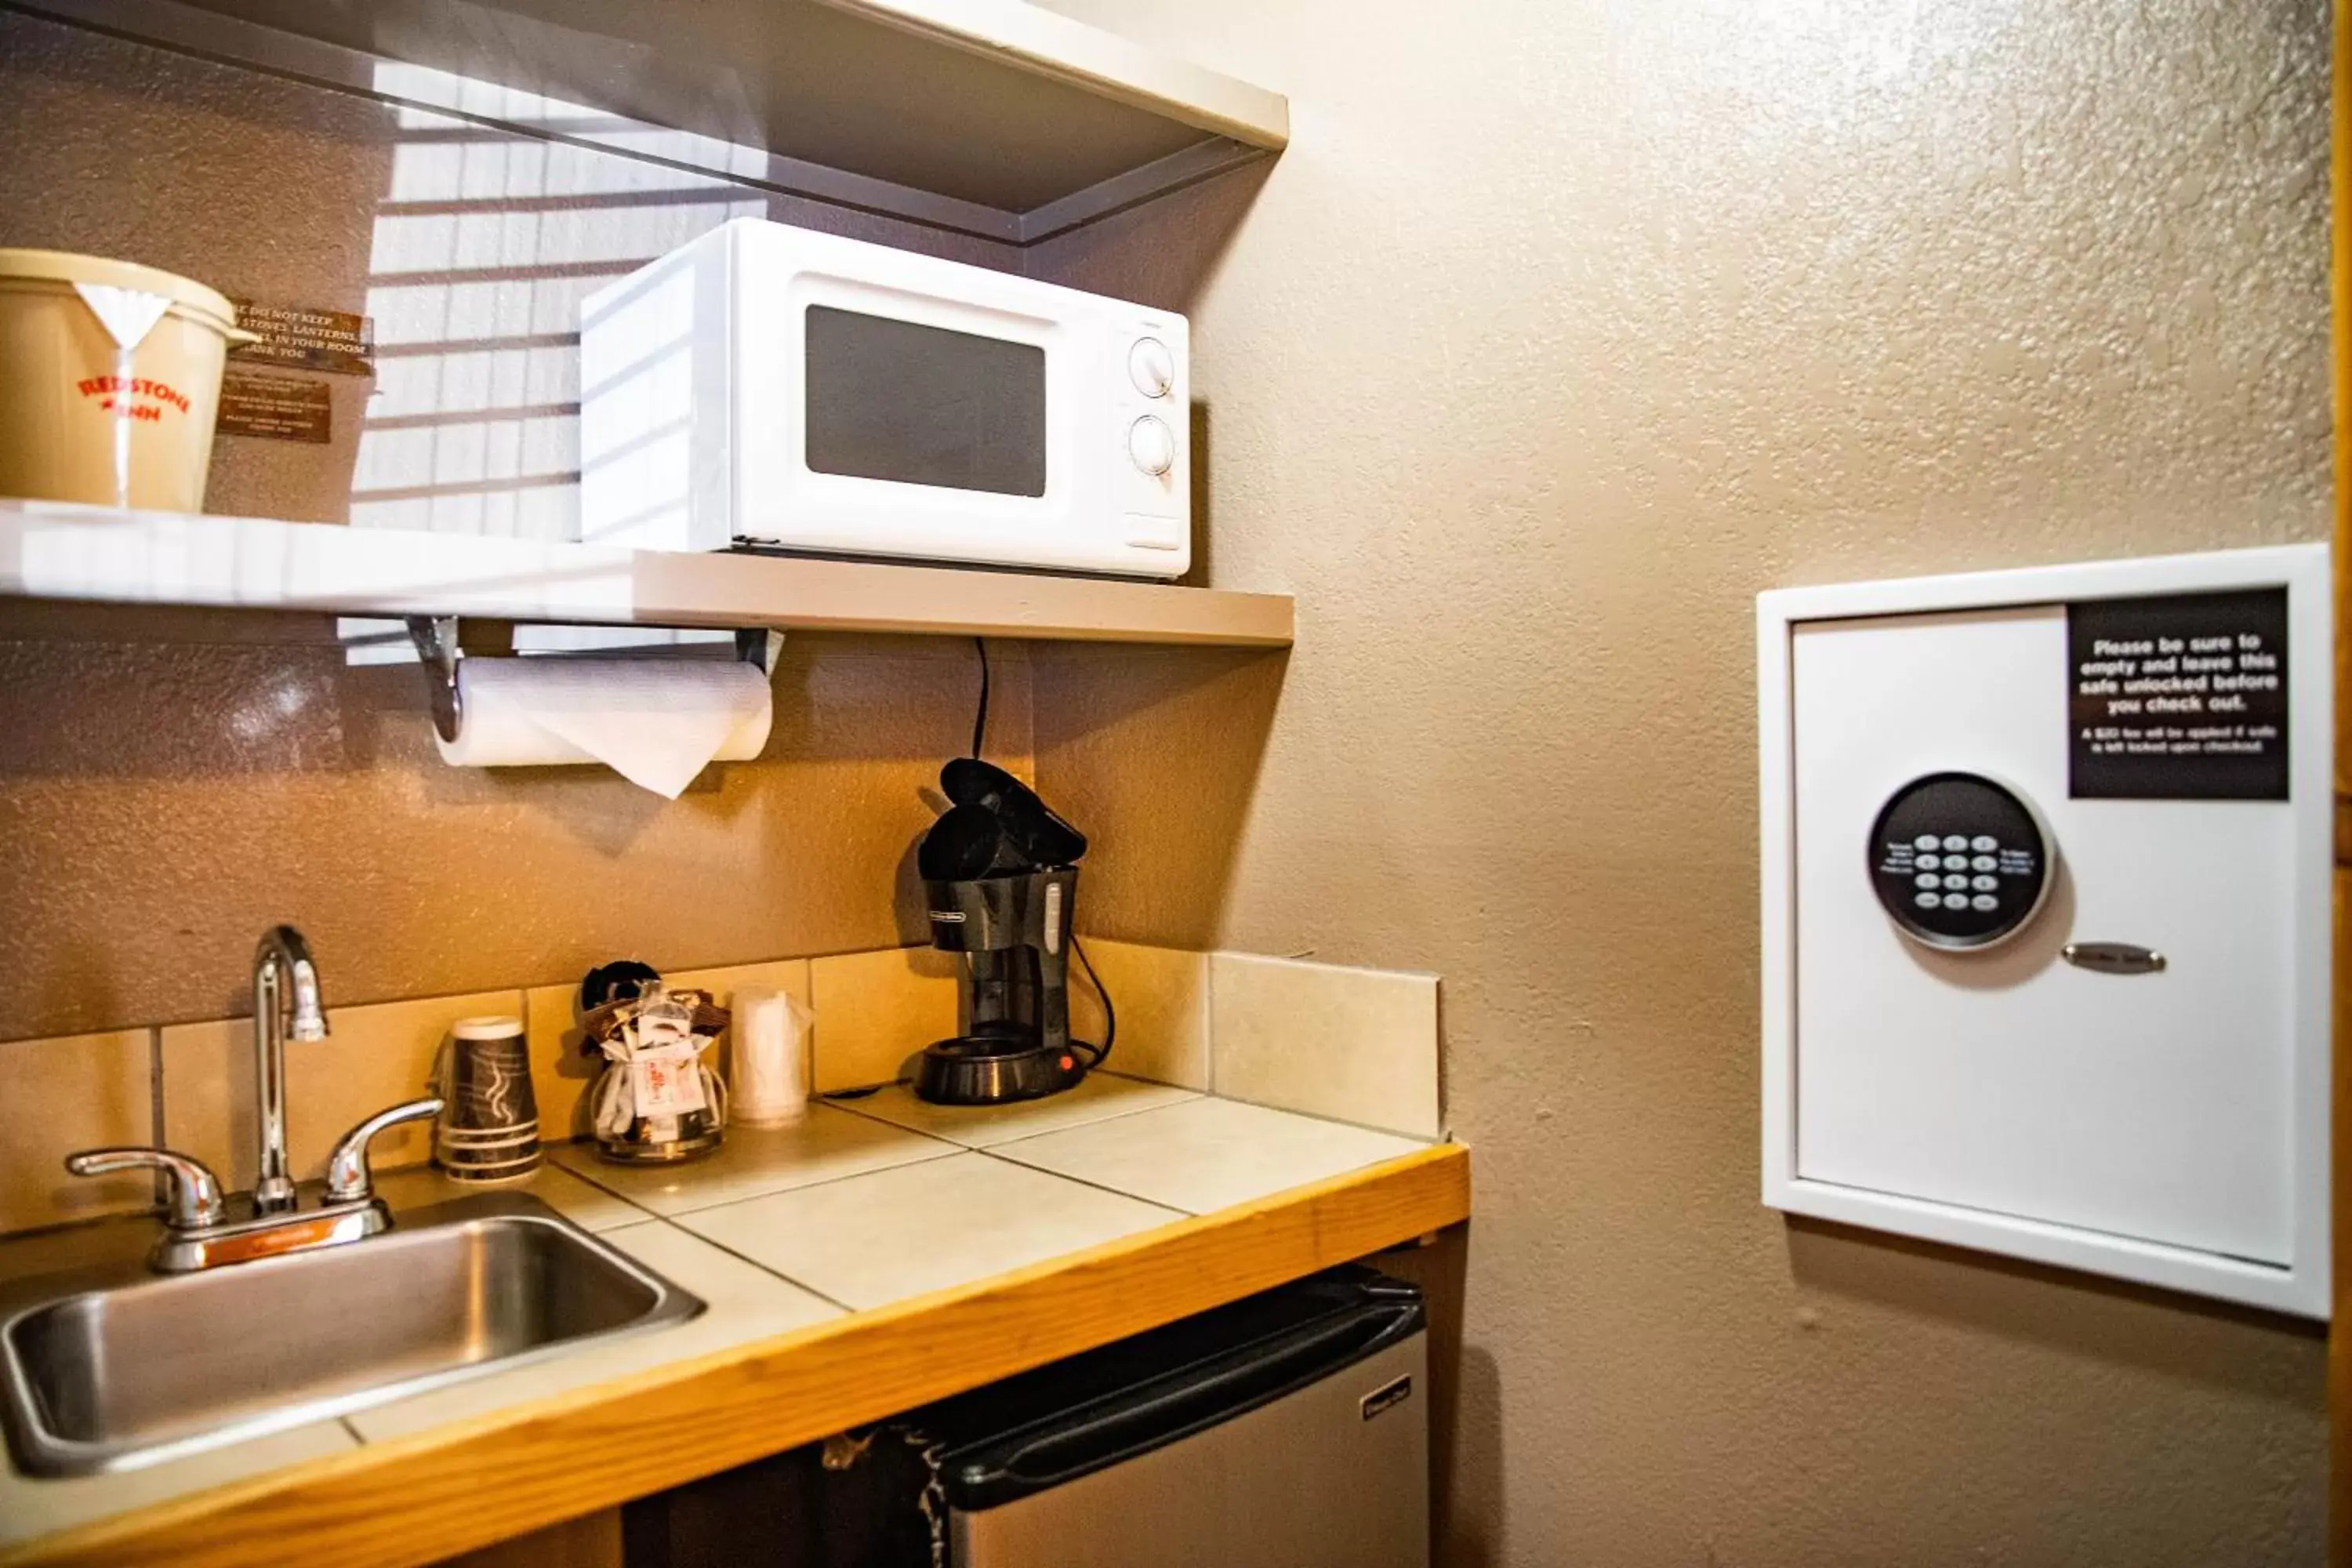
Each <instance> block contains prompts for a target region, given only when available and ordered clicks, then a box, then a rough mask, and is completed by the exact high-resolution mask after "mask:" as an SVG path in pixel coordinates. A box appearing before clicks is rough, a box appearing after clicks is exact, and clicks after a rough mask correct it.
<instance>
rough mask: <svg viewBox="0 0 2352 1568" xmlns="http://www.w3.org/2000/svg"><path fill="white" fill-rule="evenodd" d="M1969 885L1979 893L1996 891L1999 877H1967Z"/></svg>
mask: <svg viewBox="0 0 2352 1568" xmlns="http://www.w3.org/2000/svg"><path fill="white" fill-rule="evenodd" d="M1969 887H1971V888H1974V889H1976V890H1977V891H1978V892H1979V893H1997V892H1999V891H2000V878H1998V877H1970V878H1969Z"/></svg>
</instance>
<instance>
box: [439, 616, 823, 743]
mask: <svg viewBox="0 0 2352 1568" xmlns="http://www.w3.org/2000/svg"><path fill="white" fill-rule="evenodd" d="M407 621H408V640H409V641H411V642H413V643H415V645H416V658H417V662H418V663H420V664H422V665H423V666H424V667H425V695H426V696H427V697H428V698H429V699H430V700H431V701H432V704H433V729H434V731H435V732H436V733H437V734H438V735H439V736H440V737H441V738H442V739H443V740H444V741H446V742H449V743H450V744H452V745H455V744H456V743H457V735H458V732H459V731H462V730H463V729H464V728H465V727H466V700H465V697H464V696H463V694H462V693H460V692H459V691H458V689H457V661H458V659H459V658H461V657H463V656H462V655H460V654H459V652H458V650H457V616H408V617H407ZM783 647H784V634H783V633H782V632H780V631H776V630H774V629H773V628H765V629H763V628H761V627H757V626H745V627H739V628H737V630H736V633H735V657H736V658H739V659H741V660H742V661H743V662H744V663H745V664H748V665H751V666H754V667H755V668H758V670H759V671H760V673H761V674H762V675H773V674H775V673H776V659H777V658H778V656H779V655H781V654H782V652H783Z"/></svg>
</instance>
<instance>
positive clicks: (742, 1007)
mask: <svg viewBox="0 0 2352 1568" xmlns="http://www.w3.org/2000/svg"><path fill="white" fill-rule="evenodd" d="M729 1010H730V1013H731V1014H732V1015H733V1019H734V1021H733V1022H732V1023H731V1024H730V1026H729V1027H730V1031H731V1036H732V1040H733V1044H732V1045H731V1046H730V1047H729V1049H730V1052H731V1059H730V1063H729V1068H730V1070H729V1072H728V1078H729V1079H730V1084H731V1088H732V1106H731V1110H730V1117H731V1119H732V1120H733V1121H738V1122H740V1123H742V1124H743V1125H745V1126H749V1127H782V1126H786V1125H788V1124H790V1123H792V1122H794V1121H799V1120H801V1118H803V1116H806V1115H807V1114H808V1094H809V1089H808V1086H809V1069H808V1030H809V1023H810V1014H809V1010H808V1008H807V1007H805V1006H803V1005H802V1004H801V1003H799V1002H797V1001H795V1000H794V999H793V997H792V996H790V995H789V994H786V993H784V992H782V991H778V990H775V989H773V988H772V987H770V986H765V985H745V986H740V987H739V988H738V989H737V990H736V992H735V994H734V996H733V998H732V999H731V1002H730V1009H729Z"/></svg>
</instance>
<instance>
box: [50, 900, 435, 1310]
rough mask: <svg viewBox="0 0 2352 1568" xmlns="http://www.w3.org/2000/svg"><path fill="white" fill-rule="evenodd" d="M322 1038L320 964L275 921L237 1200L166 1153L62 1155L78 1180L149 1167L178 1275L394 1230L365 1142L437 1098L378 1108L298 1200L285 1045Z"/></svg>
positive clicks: (264, 964) (162, 1254) (259, 982)
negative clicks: (249, 1140)
mask: <svg viewBox="0 0 2352 1568" xmlns="http://www.w3.org/2000/svg"><path fill="white" fill-rule="evenodd" d="M289 1036H291V1037H293V1038H295V1039H298V1040H323V1039H325V1038H326V1037H327V1015H326V1010H325V1009H324V1008H323V1007H322V1006H321V1005H320V1002H319V969H318V966H317V965H316V964H315V963H311V961H310V944H309V943H308V942H304V941H303V940H302V933H301V932H300V931H296V930H295V929H294V928H293V927H292V926H286V925H281V926H272V927H271V928H270V929H269V931H268V932H267V933H266V934H265V935H264V936H263V937H262V939H261V946H260V947H259V949H258V950H257V951H256V952H255V953H254V958H253V1070H254V1097H255V1100H256V1101H257V1104H256V1107H255V1110H256V1116H255V1120H256V1121H258V1122H259V1123H260V1129H261V1132H260V1146H261V1147H260V1153H261V1159H260V1164H259V1173H258V1174H257V1176H256V1177H255V1180H254V1184H253V1192H252V1193H251V1194H250V1195H249V1196H246V1197H242V1198H225V1197H223V1196H222V1195H221V1187H220V1182H219V1179H218V1178H216V1177H215V1175H214V1174H213V1173H212V1171H211V1170H210V1169H209V1168H207V1167H206V1166H205V1163H204V1162H203V1161H201V1160H196V1159H193V1158H191V1157H190V1156H188V1155H185V1154H180V1153H174V1152H173V1151H171V1150H169V1149H146V1148H127V1149H85V1150H83V1151H82V1152H79V1153H78V1154H68V1155H67V1156H66V1169H67V1170H68V1171H70V1172H71V1173H73V1174H75V1175H77V1176H103V1175H107V1174H110V1173H113V1172H116V1171H133V1170H150V1169H152V1170H154V1171H156V1172H159V1173H162V1175H163V1177H164V1179H165V1182H166V1184H167V1185H168V1186H169V1188H170V1193H171V1195H170V1197H169V1198H168V1199H167V1200H166V1202H165V1205H164V1222H163V1235H162V1236H161V1237H157V1238H156V1242H155V1247H154V1250H153V1251H152V1252H151V1253H150V1254H149V1255H148V1263H149V1265H150V1266H151V1267H152V1268H155V1269H156V1270H157V1271H158V1272H160V1273H164V1274H181V1273H185V1272H187V1271H189V1270H191V1269H196V1268H213V1267H215V1266H216V1265H219V1264H223V1263H242V1262H245V1261H246V1260H247V1259H249V1258H272V1257H276V1256H278V1254H280V1253H286V1252H299V1251H303V1250H306V1249H308V1248H310V1247H332V1246H334V1245H335V1244H336V1243H338V1242H345V1241H358V1240H360V1239H362V1237H370V1236H374V1235H375V1234H377V1233H378V1232H380V1231H383V1230H388V1229H390V1228H391V1226H392V1211H391V1210H390V1209H389V1208H387V1207H386V1206H385V1205H384V1202H383V1199H382V1198H379V1197H377V1196H376V1195H375V1183H374V1180H373V1174H372V1173H371V1172H370V1171H369V1169H368V1156H367V1151H368V1144H369V1142H371V1141H372V1140H373V1138H374V1137H375V1135H376V1134H377V1133H379V1132H382V1131H386V1130H387V1129H390V1128H394V1127H397V1126H399V1125H400V1124H401V1123H402V1122H404V1121H423V1120H424V1119H425V1118H426V1117H428V1116H438V1115H440V1114H441V1101H440V1100H410V1101H409V1102H408V1103H407V1104H405V1105H395V1106H394V1107H393V1108H392V1109H391V1110H380V1111H378V1112H376V1113H375V1114H374V1115H373V1116H371V1117H369V1118H368V1119H367V1120H366V1121H362V1122H361V1123H360V1124H359V1125H358V1126H357V1127H354V1128H352V1130H351V1131H349V1132H346V1133H344V1134H343V1135H342V1137H341V1139H339V1140H338V1141H337V1142H336V1144H335V1150H334V1152H333V1153H332V1154H331V1155H329V1156H328V1159H327V1183H326V1186H325V1188H324V1190H323V1191H321V1192H320V1195H319V1203H318V1205H317V1206H316V1207H315V1208H310V1209H305V1208H303V1207H302V1206H301V1197H300V1195H299V1193H298V1192H297V1191H296V1189H295V1185H294V1179H293V1176H292V1175H291V1173H289V1170H288V1162H287V1158H286V1041H287V1037H289Z"/></svg>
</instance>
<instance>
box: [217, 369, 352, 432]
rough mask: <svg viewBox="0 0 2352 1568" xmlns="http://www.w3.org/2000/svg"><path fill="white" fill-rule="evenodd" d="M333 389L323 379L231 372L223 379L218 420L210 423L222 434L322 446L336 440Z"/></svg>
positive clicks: (246, 371)
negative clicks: (310, 379) (213, 423)
mask: <svg viewBox="0 0 2352 1568" xmlns="http://www.w3.org/2000/svg"><path fill="white" fill-rule="evenodd" d="M331 393H332V389H331V387H329V386H328V384H326V383H325V382H323V381H306V380H304V379H303V378H302V377H300V376H299V375H264V374H259V373H257V372H254V371H249V370H231V371H228V372H227V373H226V374H223V375H222V377H221V395H220V418H219V421H218V423H216V424H215V426H213V427H214V429H215V430H217V431H218V432H219V433H220V434H222V435H224V436H259V437H264V438H266V439H268V440H272V441H308V442H310V443H312V444H313V445H324V444H325V443H327V442H329V441H331V440H333V439H334V438H335V410H334V403H333V399H332V396H331Z"/></svg>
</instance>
